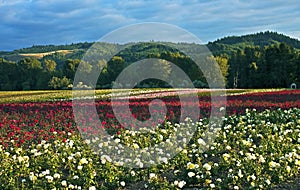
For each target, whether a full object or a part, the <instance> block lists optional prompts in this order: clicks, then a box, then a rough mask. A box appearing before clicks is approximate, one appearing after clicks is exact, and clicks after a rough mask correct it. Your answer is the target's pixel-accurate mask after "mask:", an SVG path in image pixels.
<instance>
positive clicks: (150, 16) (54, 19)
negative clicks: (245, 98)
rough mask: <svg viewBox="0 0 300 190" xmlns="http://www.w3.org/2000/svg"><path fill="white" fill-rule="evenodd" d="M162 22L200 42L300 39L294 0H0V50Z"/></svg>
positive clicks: (93, 36) (298, 13) (69, 40)
mask: <svg viewBox="0 0 300 190" xmlns="http://www.w3.org/2000/svg"><path fill="white" fill-rule="evenodd" d="M141 22H163V23H168V24H173V25H176V26H179V27H181V28H183V29H185V30H187V31H189V32H191V33H193V34H195V35H196V36H197V37H198V38H199V39H200V40H201V41H202V42H205V43H206V42H208V41H214V40H216V39H218V38H221V37H224V36H229V35H243V34H249V33H255V32H260V31H266V30H271V31H277V32H279V33H283V34H286V35H289V36H291V37H293V38H298V39H300V3H299V1H298V0H284V1H283V0H202V1H197V0H172V1H171V0H165V1H163V0H142V1H141V0H133V1H128V0H118V1H117V0H116V1H114V0H0V41H1V43H0V51H1V50H14V49H18V48H22V47H30V46H32V45H40V44H69V43H72V42H85V41H88V42H91V41H97V40H98V39H99V38H100V37H102V36H103V35H105V34H107V33H108V32H110V31H112V30H115V29H118V28H119V27H123V26H126V25H129V24H135V23H141Z"/></svg>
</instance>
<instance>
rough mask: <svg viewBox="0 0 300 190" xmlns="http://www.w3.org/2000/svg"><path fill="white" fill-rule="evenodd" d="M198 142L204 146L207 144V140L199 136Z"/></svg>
mask: <svg viewBox="0 0 300 190" xmlns="http://www.w3.org/2000/svg"><path fill="white" fill-rule="evenodd" d="M197 142H198V144H200V145H203V146H205V145H206V143H205V141H204V140H203V139H201V138H199V139H198V140H197Z"/></svg>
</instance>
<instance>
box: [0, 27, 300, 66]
mask: <svg viewBox="0 0 300 190" xmlns="http://www.w3.org/2000/svg"><path fill="white" fill-rule="evenodd" d="M281 42H284V43H286V44H288V45H290V46H292V47H294V48H296V49H299V50H300V41H299V40H297V39H293V38H291V37H289V36H286V35H283V34H279V33H277V32H271V31H266V32H259V33H256V34H248V35H243V36H228V37H224V38H221V39H218V40H216V41H214V42H209V43H208V44H207V47H208V48H209V49H210V51H211V52H212V53H213V54H214V55H220V54H231V53H232V52H236V51H238V50H243V49H244V48H245V47H247V46H260V47H264V46H268V45H271V44H279V43H281ZM164 44H165V45H168V42H166V43H164ZM92 45H93V43H91V42H84V43H72V44H67V45H34V46H32V47H28V48H22V49H18V50H14V51H11V52H4V51H2V52H1V51H0V58H4V59H7V60H10V61H19V60H20V59H23V58H24V57H28V56H29V57H33V58H38V59H46V58H48V59H54V60H57V57H59V58H60V59H61V58H65V59H68V58H71V59H74V58H76V59H81V58H82V56H83V55H84V53H85V52H86V50H87V49H88V48H90V47H91V46H92ZM116 46H117V44H108V43H103V47H102V48H103V50H104V51H106V52H107V51H109V49H110V48H116ZM173 46H174V44H173ZM176 46H180V47H181V48H183V49H185V50H186V51H189V50H188V49H190V48H195V47H196V46H198V45H197V44H187V43H179V44H177V45H176ZM66 52H67V53H66Z"/></svg>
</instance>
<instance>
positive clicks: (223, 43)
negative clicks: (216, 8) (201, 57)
mask: <svg viewBox="0 0 300 190" xmlns="http://www.w3.org/2000/svg"><path fill="white" fill-rule="evenodd" d="M279 43H286V44H287V45H289V46H292V47H294V48H296V49H300V41H299V40H297V39H294V38H291V37H289V36H286V35H284V34H279V33H277V32H271V31H266V32H259V33H256V34H248V35H243V36H228V37H224V38H221V39H218V40H216V41H214V42H209V43H208V44H207V46H208V48H209V49H210V50H211V51H212V52H213V53H214V54H217V55H218V54H222V53H226V54H231V53H232V52H235V51H237V50H243V49H245V47H247V46H259V47H264V46H268V45H272V44H279Z"/></svg>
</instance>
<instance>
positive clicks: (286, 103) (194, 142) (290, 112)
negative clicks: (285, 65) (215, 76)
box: [0, 90, 300, 189]
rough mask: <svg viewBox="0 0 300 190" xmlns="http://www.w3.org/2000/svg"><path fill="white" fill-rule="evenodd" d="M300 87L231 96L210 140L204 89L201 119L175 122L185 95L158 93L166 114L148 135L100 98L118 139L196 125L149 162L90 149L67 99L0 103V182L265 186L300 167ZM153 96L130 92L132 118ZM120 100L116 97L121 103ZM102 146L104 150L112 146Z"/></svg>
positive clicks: (138, 143)
mask: <svg viewBox="0 0 300 190" xmlns="http://www.w3.org/2000/svg"><path fill="white" fill-rule="evenodd" d="M299 94H300V91H297V90H294V91H278V92H265V93H252V94H242V95H235V96H228V97H227V107H226V113H227V114H226V117H225V118H223V121H224V123H223V125H222V128H221V131H220V132H219V133H218V136H217V138H216V140H215V141H214V143H213V144H206V141H205V140H203V139H204V138H203V137H202V135H203V130H205V129H207V127H208V124H207V123H208V120H207V119H206V118H207V116H209V111H210V107H211V106H212V105H211V104H210V97H208V96H199V106H200V118H199V121H197V122H192V121H189V120H187V121H186V123H182V124H180V125H179V124H176V122H177V121H178V117H179V111H180V108H181V104H182V103H186V104H189V97H188V96H187V97H185V98H184V101H182V102H179V99H178V97H170V96H167V97H164V98H162V100H163V101H164V102H165V103H166V105H167V108H168V112H167V118H166V121H165V122H164V124H163V125H162V126H161V127H160V128H155V127H153V128H151V129H147V132H148V133H150V134H151V135H150V136H149V135H147V134H143V133H132V132H130V131H129V130H127V129H125V128H124V127H123V126H121V125H120V124H119V123H118V121H117V120H116V118H114V115H113V112H112V109H111V104H110V102H109V101H108V100H98V101H97V102H96V106H97V111H98V116H99V117H100V119H102V124H103V125H104V127H105V128H106V129H108V132H109V133H111V134H112V135H113V136H114V140H116V139H118V140H116V141H115V142H117V143H122V144H124V145H127V146H130V147H141V148H143V147H147V146H151V144H155V143H158V142H161V141H165V140H166V139H167V138H168V135H169V134H172V133H174V131H175V130H177V129H180V126H181V125H193V126H195V125H196V126H197V128H198V130H197V132H196V134H195V135H194V136H193V138H192V139H191V141H190V142H189V145H188V146H187V147H186V148H185V149H183V150H182V151H181V152H180V153H179V154H178V155H177V156H175V157H174V158H173V159H171V160H165V161H164V162H165V163H163V164H160V165H157V166H153V167H151V168H148V169H144V168H142V167H141V168H139V167H137V168H135V169H130V168H126V167H123V166H122V165H123V164H122V163H119V164H113V163H112V162H111V158H110V157H109V156H107V155H106V156H105V155H103V154H101V153H100V156H99V155H98V154H96V153H95V152H93V151H92V150H91V149H90V148H89V146H88V145H89V143H90V142H89V141H83V140H81V138H80V135H79V131H78V129H77V127H76V124H75V122H74V116H73V113H72V103H71V102H69V101H62V102H40V103H37V102H31V103H9V104H1V105H0V134H1V135H0V142H1V149H0V150H1V151H0V160H1V162H0V176H1V178H0V189H17V188H20V189H22V188H23V189H38V188H44V189H51V188H57V189H67V188H68V189H89V188H90V189H93V188H97V189H116V188H145V187H147V188H152V187H153V188H155V189H166V188H171V189H176V188H188V187H190V188H193V187H196V188H207V189H209V188H212V189H213V188H217V189H218V188H222V189H224V188H225V189H226V188H227V189H245V188H246V189H247V188H250V189H251V188H253V189H257V188H260V189H266V188H268V187H271V186H275V185H277V184H280V183H282V182H284V181H286V180H288V179H291V178H293V177H295V176H296V175H298V174H299V169H300V156H299V155H300V109H299V108H300V101H299V98H298V97H299ZM150 100H151V99H134V98H133V99H131V101H130V108H131V110H132V111H133V114H134V116H135V117H136V118H139V119H141V120H146V119H148V118H149V111H148V105H149V102H150ZM124 105H125V102H124V101H121V100H120V101H119V106H124ZM219 105H222V102H220V104H219ZM219 105H213V106H217V107H218V106H219ZM246 108H249V109H246ZM253 109H255V110H253ZM266 109H267V110H266ZM158 112H159V110H158ZM195 114H196V113H195ZM124 117H126V115H124ZM88 121H89V117H87V123H88ZM97 127H102V126H93V125H91V126H88V127H86V128H80V130H82V131H80V132H89V133H90V134H93V129H95V128H97ZM145 130H146V129H145ZM91 140H92V141H91V142H93V144H97V143H98V141H99V139H97V138H93V139H91ZM98 144H100V142H99V143H98ZM101 146H102V149H103V151H104V150H105V149H109V148H110V147H108V146H109V145H103V144H102V145H101ZM170 146H172V145H170ZM203 148H205V149H206V151H205V152H203V153H202V152H201V150H202V149H203ZM161 159H163V154H162V155H161ZM138 166H140V165H138ZM8 184H9V185H8Z"/></svg>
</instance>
